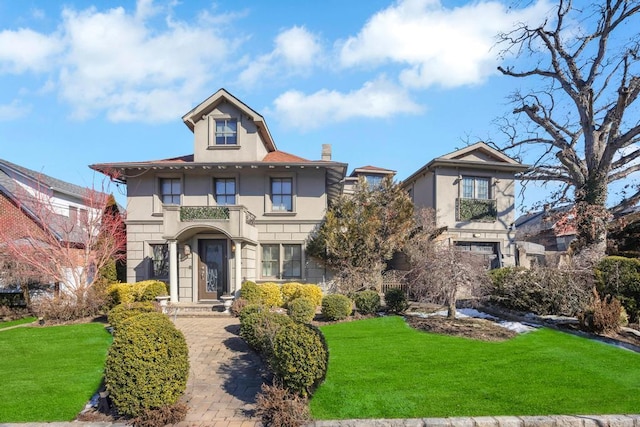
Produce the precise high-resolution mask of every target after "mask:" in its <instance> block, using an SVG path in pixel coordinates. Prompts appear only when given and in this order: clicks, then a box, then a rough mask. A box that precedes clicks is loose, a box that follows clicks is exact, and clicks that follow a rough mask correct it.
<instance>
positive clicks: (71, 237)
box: [0, 189, 126, 302]
mask: <svg viewBox="0 0 640 427" xmlns="http://www.w3.org/2000/svg"><path fill="white" fill-rule="evenodd" d="M17 191H20V194H19V195H17V197H15V200H16V201H17V202H16V203H17V204H18V206H17V207H18V208H19V209H20V210H21V211H22V212H23V213H24V217H23V220H19V221H15V222H14V223H13V224H12V225H11V227H0V241H2V252H3V255H4V259H5V260H6V259H10V260H11V261H12V262H13V263H14V264H15V265H17V266H19V268H17V269H16V270H15V271H16V272H19V271H21V272H23V273H24V274H25V277H23V279H29V278H30V277H33V276H35V277H38V278H41V279H44V280H47V281H48V282H50V283H57V284H61V285H62V289H63V290H64V291H65V292H66V293H67V294H69V295H71V296H73V297H74V298H77V300H78V301H79V302H84V300H85V298H87V296H88V294H87V291H88V290H89V289H90V288H91V286H92V285H93V283H94V282H95V280H96V279H97V271H98V270H99V269H101V268H102V267H103V266H105V265H106V264H107V263H109V262H112V261H113V260H114V259H115V260H118V259H119V258H120V257H122V256H123V254H124V252H123V249H124V247H125V245H126V234H125V229H124V227H123V226H122V224H123V221H124V218H123V217H122V215H103V210H104V208H105V205H106V203H107V201H108V200H109V198H108V196H107V194H105V193H103V192H99V191H96V190H90V189H87V192H86V194H85V196H84V201H83V205H84V207H85V208H86V209H84V208H83V209H78V210H74V209H72V210H69V211H68V212H64V213H63V212H62V210H63V207H62V206H61V205H60V204H59V203H58V202H57V201H56V199H55V198H54V197H52V196H51V195H50V194H49V193H48V192H47V191H45V189H43V191H32V192H29V191H27V190H20V189H18V190H17ZM64 208H66V206H65V207H64Z"/></svg>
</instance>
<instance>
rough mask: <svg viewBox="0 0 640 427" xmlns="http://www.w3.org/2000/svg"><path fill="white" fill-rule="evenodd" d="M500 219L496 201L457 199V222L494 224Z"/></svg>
mask: <svg viewBox="0 0 640 427" xmlns="http://www.w3.org/2000/svg"><path fill="white" fill-rule="evenodd" d="M497 219H498V203H497V200H496V199H456V220H457V221H474V222H493V221H496V220H497Z"/></svg>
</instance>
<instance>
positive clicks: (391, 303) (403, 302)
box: [384, 288, 409, 313]
mask: <svg viewBox="0 0 640 427" xmlns="http://www.w3.org/2000/svg"><path fill="white" fill-rule="evenodd" d="M384 302H385V304H386V306H387V310H389V311H391V312H394V313H402V312H403V311H405V310H406V309H407V308H409V303H408V302H407V294H406V293H405V292H404V291H403V290H402V289H400V288H391V289H389V290H387V292H385V293H384Z"/></svg>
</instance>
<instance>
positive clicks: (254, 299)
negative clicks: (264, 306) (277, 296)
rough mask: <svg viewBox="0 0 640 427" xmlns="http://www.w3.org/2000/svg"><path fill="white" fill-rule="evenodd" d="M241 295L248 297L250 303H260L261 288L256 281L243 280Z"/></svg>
mask: <svg viewBox="0 0 640 427" xmlns="http://www.w3.org/2000/svg"><path fill="white" fill-rule="evenodd" d="M240 297H241V298H244V299H246V300H247V302H248V303H249V304H260V290H259V289H258V285H257V284H256V282H252V281H251V280H245V281H244V282H242V286H241V287H240Z"/></svg>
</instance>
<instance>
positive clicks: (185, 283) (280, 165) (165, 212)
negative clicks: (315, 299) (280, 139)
mask: <svg viewBox="0 0 640 427" xmlns="http://www.w3.org/2000/svg"><path fill="white" fill-rule="evenodd" d="M183 121H184V122H185V124H186V125H187V127H188V128H189V129H190V130H192V131H193V146H192V148H193V155H187V156H183V157H179V158H173V159H164V160H159V161H144V162H127V163H110V164H98V165H92V166H91V167H92V168H93V169H95V170H99V171H101V172H103V173H106V174H109V175H110V176H112V177H113V178H114V179H117V180H120V181H122V182H125V183H126V185H127V199H128V206H127V234H128V237H127V240H128V244H127V269H128V271H127V279H128V281H130V282H134V281H139V280H144V279H149V278H159V279H162V280H166V281H168V282H169V284H170V294H171V299H172V301H174V302H201V301H208V300H213V299H218V298H219V297H220V296H221V295H222V294H235V293H237V292H238V291H239V289H240V285H241V282H242V281H244V280H253V281H257V282H264V281H274V282H280V283H284V282H287V281H299V282H307V283H320V284H321V283H323V282H324V281H325V280H327V279H328V277H327V276H328V274H329V273H328V272H327V271H326V270H325V269H324V267H322V266H321V265H319V264H317V263H316V262H314V261H313V260H311V259H308V258H307V257H306V256H305V253H304V246H305V242H306V240H307V238H308V236H309V233H310V232H311V231H312V230H313V229H314V228H315V227H316V226H317V225H318V224H319V223H320V222H321V221H322V219H323V218H324V215H325V213H326V209H327V206H328V203H329V200H330V199H331V198H332V197H336V196H337V195H338V194H340V192H341V185H342V184H341V181H342V179H343V178H344V175H345V172H346V164H343V163H339V162H334V161H331V160H330V153H329V152H328V150H329V147H326V146H325V147H323V152H322V158H323V160H316V161H312V160H306V159H302V158H300V157H297V156H294V155H291V154H288V153H284V152H282V151H279V150H277V148H276V146H275V144H274V142H273V140H272V138H271V135H270V133H269V130H268V128H267V126H266V123H265V122H264V120H263V118H262V117H261V116H260V115H259V114H258V113H256V112H255V111H253V110H252V109H250V108H249V107H247V106H246V105H245V104H243V103H242V102H241V101H239V100H238V99H236V98H235V97H233V95H231V94H229V93H228V92H227V91H225V90H224V89H221V90H219V91H218V92H216V93H215V94H214V95H212V96H211V97H210V98H208V99H207V100H205V101H204V102H203V103H202V104H200V105H198V106H197V107H196V108H194V109H193V110H192V111H190V112H189V113H187V114H186V115H185V116H184V117H183ZM216 138H218V139H216ZM318 153H319V154H321V151H320V147H319V150H318ZM221 188H222V190H221ZM221 191H222V192H221Z"/></svg>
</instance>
